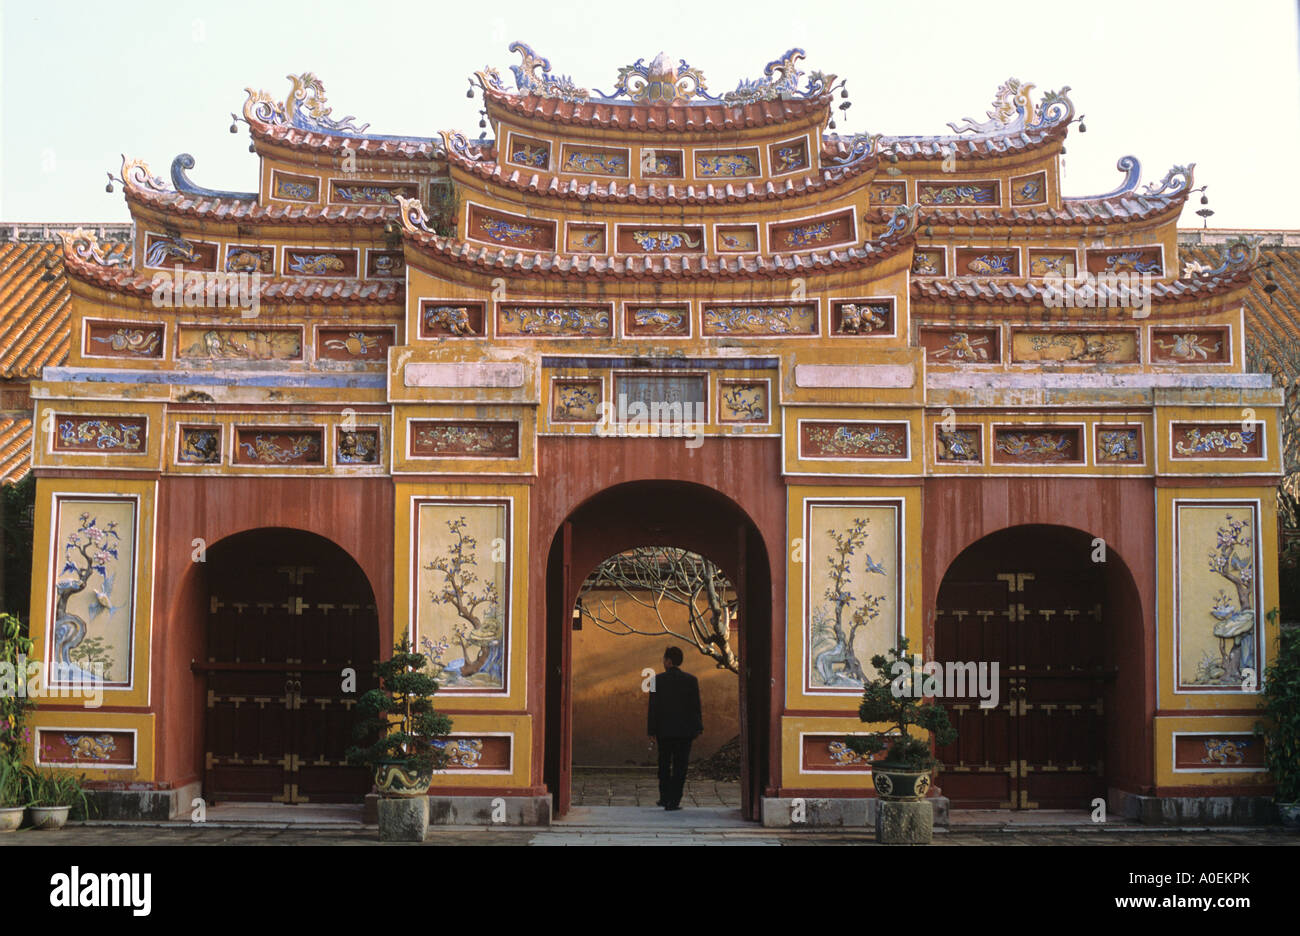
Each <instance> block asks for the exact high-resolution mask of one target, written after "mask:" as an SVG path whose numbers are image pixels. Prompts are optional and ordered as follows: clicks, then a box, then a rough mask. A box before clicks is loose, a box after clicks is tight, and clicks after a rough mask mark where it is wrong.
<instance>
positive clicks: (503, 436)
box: [408, 419, 519, 458]
mask: <svg viewBox="0 0 1300 936" xmlns="http://www.w3.org/2000/svg"><path fill="white" fill-rule="evenodd" d="M409 425H410V433H411V436H410V445H409V446H408V450H409V452H410V455H411V457H412V458H518V457H519V423H517V422H511V421H506V420H471V419H412V420H411V421H410V424H409Z"/></svg>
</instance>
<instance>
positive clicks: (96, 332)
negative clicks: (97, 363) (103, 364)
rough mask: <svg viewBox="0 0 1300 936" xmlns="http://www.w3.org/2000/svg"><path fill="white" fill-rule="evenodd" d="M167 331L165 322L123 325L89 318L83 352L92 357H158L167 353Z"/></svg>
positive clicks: (144, 358)
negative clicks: (165, 346) (164, 340)
mask: <svg viewBox="0 0 1300 936" xmlns="http://www.w3.org/2000/svg"><path fill="white" fill-rule="evenodd" d="M164 333H165V327H164V326H163V325H161V324H158V325H119V324H117V323H116V322H98V321H95V320H93V319H87V320H86V343H85V347H83V348H82V353H83V354H87V355H90V356H92V357H116V358H135V359H140V360H157V359H159V358H161V357H162V356H163V335H164Z"/></svg>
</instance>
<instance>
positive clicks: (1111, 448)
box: [1096, 425, 1146, 465]
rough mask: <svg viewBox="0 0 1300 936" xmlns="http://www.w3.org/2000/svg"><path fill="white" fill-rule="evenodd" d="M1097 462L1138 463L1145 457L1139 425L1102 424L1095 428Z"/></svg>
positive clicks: (1111, 463)
mask: <svg viewBox="0 0 1300 936" xmlns="http://www.w3.org/2000/svg"><path fill="white" fill-rule="evenodd" d="M1096 433H1097V441H1096V452H1097V456H1096V459H1097V464H1099V465H1140V464H1142V463H1143V462H1144V460H1145V458H1146V454H1145V449H1144V447H1143V443H1142V427H1141V426H1103V425H1098V426H1097V428H1096Z"/></svg>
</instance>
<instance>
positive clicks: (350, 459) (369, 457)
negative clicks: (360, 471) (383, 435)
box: [334, 426, 382, 465]
mask: <svg viewBox="0 0 1300 936" xmlns="http://www.w3.org/2000/svg"><path fill="white" fill-rule="evenodd" d="M381 454H382V453H381V452H380V450H379V428H378V427H369V426H366V427H358V428H356V429H344V428H343V427H341V426H340V427H338V428H336V429H335V430H334V464H336V465H378V464H379V463H380V455H381Z"/></svg>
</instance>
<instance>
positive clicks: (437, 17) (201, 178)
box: [0, 0, 1300, 228]
mask: <svg viewBox="0 0 1300 936" xmlns="http://www.w3.org/2000/svg"><path fill="white" fill-rule="evenodd" d="M0 2H3V7H2V8H0V9H2V10H3V13H2V14H0V52H2V54H3V63H2V65H0V82H2V85H0V108H2V110H0V134H2V135H3V136H2V138H0V139H2V145H0V220H4V221H126V220H129V218H128V215H127V211H126V207H125V204H124V203H123V200H122V195H121V192H120V189H119V191H118V192H116V193H115V194H113V195H111V196H110V195H107V194H105V193H104V184H105V182H106V181H107V179H106V178H105V172H106V171H109V170H111V171H113V172H114V173H116V172H117V170H118V169H119V168H120V165H121V156H120V154H121V153H126V154H128V155H130V156H134V157H139V158H142V159H145V160H147V161H148V162H149V164H150V166H151V168H152V169H153V171H154V173H155V174H156V175H162V176H164V177H165V176H166V175H167V170H168V167H169V166H170V164H171V160H172V158H173V157H174V156H175V155H176V154H177V153H181V152H189V153H191V154H193V155H194V157H195V160H196V163H197V165H196V168H195V169H194V170H193V171H192V172H191V173H190V175H191V178H193V179H194V180H195V181H196V182H197V183H198V184H200V185H204V186H207V187H209V188H217V189H228V190H244V191H251V190H253V189H255V188H256V187H257V173H256V162H255V160H256V157H255V156H253V155H252V154H250V153H249V152H248V147H247V144H248V137H247V133H246V128H245V127H243V126H242V125H241V128H240V129H241V133H240V135H238V136H231V135H230V133H229V132H228V127H229V125H230V114H231V112H232V111H234V112H239V111H240V109H241V106H242V103H243V101H244V97H245V95H244V91H243V89H244V87H245V86H249V85H251V86H254V87H257V88H261V89H264V90H266V91H269V92H271V93H272V94H273V95H274V96H275V97H276V98H277V99H278V100H283V98H284V97H285V95H286V94H287V91H288V88H289V82H288V81H287V80H286V79H285V76H286V75H288V74H289V73H290V72H293V73H299V72H303V71H314V72H316V74H317V75H319V76H320V77H321V79H322V80H323V81H324V82H325V88H326V91H327V93H328V98H329V103H330V104H331V105H332V106H333V107H334V108H335V110H334V116H335V117H341V116H343V115H346V114H353V115H355V116H356V117H357V118H358V121H359V122H361V123H364V122H366V121H370V123H371V128H370V129H371V131H372V132H376V133H410V134H416V135H421V136H432V135H434V133H435V131H436V130H438V129H461V130H464V131H466V132H467V133H468V134H469V135H471V136H476V135H477V134H478V132H479V131H478V126H477V124H478V114H477V112H476V110H475V102H471V101H469V100H468V99H467V98H466V97H465V90H466V88H467V87H468V86H467V85H466V78H467V77H468V76H469V75H471V74H472V73H473V71H474V70H475V69H478V68H482V67H483V66H484V65H488V64H491V65H495V66H496V67H497V68H498V69H499V70H500V71H501V73H502V76H503V78H504V79H505V80H506V83H507V84H510V73H509V71H508V68H507V66H509V65H511V64H514V63H515V62H517V61H518V57H517V56H514V55H511V54H510V53H508V52H507V51H506V47H507V46H508V45H509V43H510V42H511V41H512V40H515V39H521V40H523V41H525V42H528V43H529V44H530V45H532V46H533V48H534V49H535V50H537V51H538V52H539V53H540V54H542V55H545V56H547V57H549V58H550V60H551V64H552V69H553V70H554V71H556V72H560V73H563V74H568V75H571V76H572V77H573V78H574V80H575V81H576V82H577V83H578V84H580V85H582V86H583V87H588V88H600V89H602V90H605V91H608V90H610V88H611V87H612V85H613V84H614V78H615V75H616V73H617V69H618V67H619V66H620V65H625V64H630V63H632V62H634V61H636V59H638V58H642V57H644V58H645V59H646V60H647V61H649V60H650V59H651V58H652V57H653V56H654V55H655V54H656V53H657V52H659V51H664V52H666V53H668V54H669V55H670V56H672V57H674V58H685V59H686V60H687V62H688V63H690V64H691V65H693V66H695V67H696V68H699V69H701V70H702V71H703V72H704V75H705V77H706V79H707V80H708V83H709V90H710V91H711V92H712V93H715V94H716V93H720V92H721V91H724V90H730V89H732V88H734V87H735V84H736V82H737V81H738V80H739V79H740V78H742V77H758V76H760V75H761V73H762V68H763V66H764V65H765V64H766V63H767V62H768V61H770V60H772V59H775V58H777V57H778V56H780V55H781V54H782V53H783V52H785V50H786V49H788V48H790V47H792V46H799V47H802V48H803V49H804V50H806V52H807V59H806V60H805V61H804V62H803V63H802V64H803V65H804V66H805V68H806V69H807V70H812V69H821V70H823V71H826V72H833V73H836V74H838V75H840V76H841V77H844V78H847V79H848V87H849V90H850V92H851V95H852V96H851V100H852V102H853V107H852V109H851V111H850V118H849V120H848V121H847V122H845V123H843V124H842V125H841V127H840V130H841V132H844V131H848V132H861V131H865V130H870V131H872V132H884V133H946V132H948V131H947V129H946V124H947V122H948V121H949V120H958V119H959V118H961V117H965V116H970V117H975V118H976V119H983V118H984V114H985V111H987V110H988V109H989V104H990V102H991V101H992V98H993V95H994V93H995V91H996V89H997V86H998V85H999V84H1000V83H1001V82H1002V81H1004V80H1006V78H1008V77H1010V76H1015V77H1017V78H1020V79H1021V80H1022V81H1028V82H1033V83H1034V84H1035V85H1036V86H1037V88H1038V89H1040V90H1042V89H1047V88H1053V89H1055V88H1060V87H1061V86H1063V85H1069V86H1070V88H1071V92H1070V94H1071V97H1072V98H1073V100H1074V102H1075V105H1076V107H1077V109H1078V110H1079V111H1080V112H1081V113H1083V114H1086V115H1087V121H1086V123H1087V127H1088V132H1087V133H1086V134H1082V135H1080V134H1079V133H1078V132H1077V127H1076V128H1074V130H1073V132H1072V133H1071V136H1070V139H1069V142H1068V144H1067V149H1068V154H1067V156H1066V158H1065V190H1066V193H1067V194H1073V195H1089V194H1097V193H1100V192H1105V191H1109V190H1110V189H1112V188H1114V187H1115V185H1116V184H1117V183H1118V182H1119V180H1120V174H1119V173H1118V172H1117V171H1116V169H1115V161H1116V159H1118V158H1119V157H1120V156H1122V155H1125V154H1128V153H1131V154H1133V155H1135V156H1137V157H1138V158H1139V159H1140V160H1141V161H1142V168H1143V182H1144V183H1145V182H1147V181H1154V180H1158V179H1159V178H1160V177H1161V176H1163V175H1164V173H1165V171H1166V170H1167V169H1168V168H1169V167H1171V166H1173V165H1175V164H1177V163H1187V162H1195V163H1196V183H1197V184H1198V185H1199V184H1201V183H1209V186H1210V188H1209V196H1210V202H1211V204H1210V207H1212V208H1213V209H1215V211H1216V212H1217V214H1215V216H1214V217H1213V218H1212V219H1211V224H1212V225H1213V226H1218V227H1251V228H1279V227H1286V228H1300V185H1297V184H1296V181H1295V180H1296V174H1295V164H1296V154H1297V153H1300V67H1298V65H1300V55H1298V53H1300V39H1298V36H1297V5H1296V3H1295V2H1294V0H1291V2H1287V0H1235V2H1222V0H1216V2H1202V0H1192V2H1189V0H1183V2H1145V0H1124V2H1113V0H1075V2H1070V3H1057V2H1055V0H1052V2H1045V0H1039V2H1031V3H1026V2H1023V0H1020V2H1014V3H1011V2H1007V3H991V2H990V3H980V2H947V0H927V2H925V3H912V2H908V0H893V2H881V0H818V2H815V3H814V2H810V0H796V2H785V3H772V2H766V0H751V2H748V3H746V4H722V3H710V2H705V0H692V2H679V0H649V2H638V3H627V2H619V3H608V2H606V3H602V4H599V5H597V4H590V5H585V4H573V3H568V4H566V3H560V2H551V3H545V4H543V3H537V2H529V3H525V2H521V0H492V2H490V3H489V2H481V0H480V2H463V0H461V2H455V3H447V2H444V3H412V2H404V0H389V2H385V3H382V4H381V3H365V2H355V0H354V2H348V3H342V2H335V0H325V2H312V3H292V4H290V3H282V2H279V0H258V2H248V0H225V2H223V3H220V4H216V3H211V2H205V3H190V2H185V0H171V2H166V3H162V2H154V0H131V2H128V3H104V2H100V0H96V2H93V3H90V2H71V0H25V2H19V0H0ZM1198 207H1200V206H1199V204H1198V203H1196V199H1193V200H1192V204H1190V205H1189V206H1188V209H1187V211H1186V212H1185V214H1184V216H1183V220H1182V223H1183V225H1184V226H1197V227H1199V226H1200V224H1201V221H1200V219H1199V218H1197V217H1196V216H1195V215H1194V214H1193V213H1192V212H1193V211H1194V210H1195V209H1196V208H1198Z"/></svg>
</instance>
